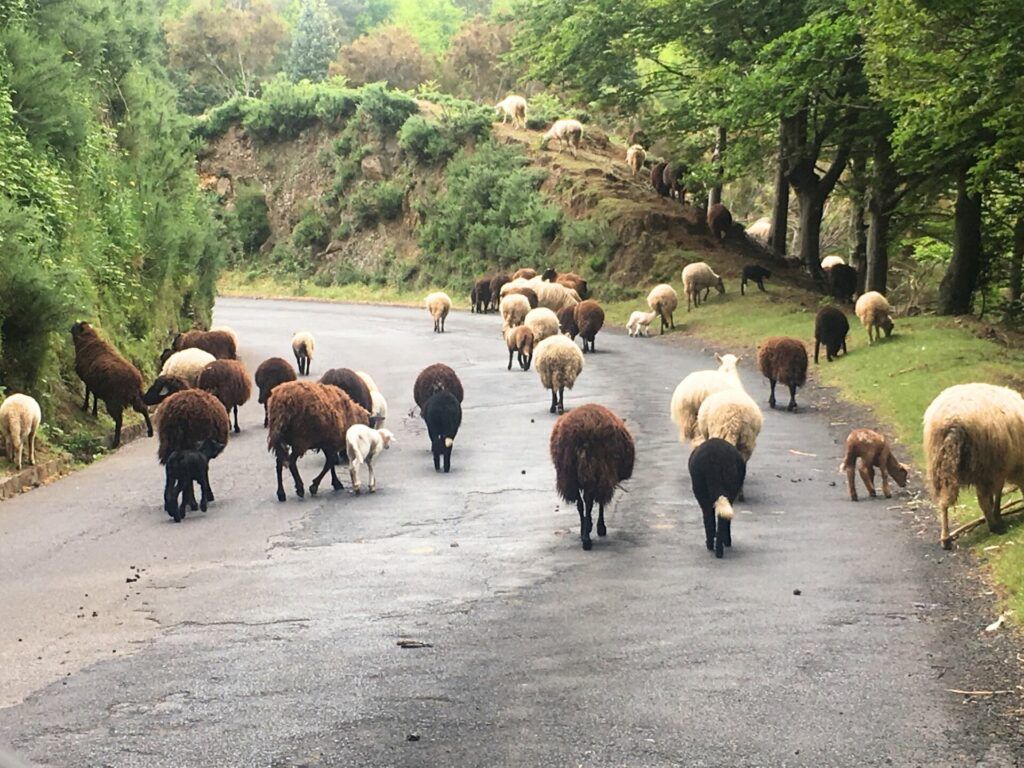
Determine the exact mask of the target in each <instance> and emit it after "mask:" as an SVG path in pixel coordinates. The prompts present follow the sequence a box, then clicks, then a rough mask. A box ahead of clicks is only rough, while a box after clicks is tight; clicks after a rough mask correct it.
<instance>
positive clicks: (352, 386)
mask: <svg viewBox="0 0 1024 768" xmlns="http://www.w3.org/2000/svg"><path fill="white" fill-rule="evenodd" d="M320 383H321V384H330V385H332V386H335V387H337V388H338V389H340V390H341V391H342V392H344V393H345V394H346V395H348V396H349V397H351V398H352V402H354V403H355V404H356V405H358V406H359V407H361V408H362V409H363V410H365V411H366V412H367V413H372V412H373V398H372V397H371V396H370V388H369V387H368V386H367V385H366V382H365V381H363V379H362V377H360V375H359V374H358V373H356V372H355V371H353V370H351V369H349V368H331V369H330V370H328V371H325V372H324V375H323V376H321V377H320Z"/></svg>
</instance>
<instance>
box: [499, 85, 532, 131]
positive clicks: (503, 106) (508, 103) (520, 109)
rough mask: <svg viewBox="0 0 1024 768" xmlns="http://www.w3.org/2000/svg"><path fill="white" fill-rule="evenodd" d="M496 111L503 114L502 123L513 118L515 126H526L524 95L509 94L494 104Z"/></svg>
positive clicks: (513, 125)
mask: <svg viewBox="0 0 1024 768" xmlns="http://www.w3.org/2000/svg"><path fill="white" fill-rule="evenodd" d="M494 111H495V113H496V114H500V115H501V122H502V124H504V123H505V122H506V121H507V120H508V119H509V118H512V127H513V128H525V127H526V99H524V98H523V97H522V96H517V95H516V94H514V93H513V94H509V95H508V96H506V97H505V98H504V99H502V100H501V101H499V102H498V103H497V104H495V105H494Z"/></svg>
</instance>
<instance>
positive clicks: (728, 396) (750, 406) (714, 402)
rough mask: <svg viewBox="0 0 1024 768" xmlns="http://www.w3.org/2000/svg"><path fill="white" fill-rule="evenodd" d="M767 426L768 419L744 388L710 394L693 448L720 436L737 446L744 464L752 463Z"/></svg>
mask: <svg viewBox="0 0 1024 768" xmlns="http://www.w3.org/2000/svg"><path fill="white" fill-rule="evenodd" d="M763 426H764V416H762V415H761V409H760V408H758V407H757V403H755V402H754V401H753V399H752V398H751V397H750V395H748V394H747V393H746V392H744V391H743V390H742V389H733V388H730V389H725V390H722V391H721V392H715V393H714V394H712V395H708V397H707V398H706V399H705V400H704V402H703V403H701V405H700V409H699V410H698V411H697V434H696V435H694V437H693V445H694V447H696V446H698V445H700V444H701V443H703V442H704V441H705V440H709V439H710V438H712V437H719V438H721V439H722V440H725V441H726V442H727V443H732V444H733V445H734V446H736V450H737V451H739V452H740V455H742V456H743V460H744V461H750V457H751V455H753V453H754V446H755V445H756V444H757V436H758V435H759V434H761V427H763Z"/></svg>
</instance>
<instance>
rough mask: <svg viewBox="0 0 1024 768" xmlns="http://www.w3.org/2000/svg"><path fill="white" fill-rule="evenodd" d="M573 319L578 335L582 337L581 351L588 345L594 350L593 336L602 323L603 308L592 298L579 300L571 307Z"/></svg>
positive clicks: (585, 349)
mask: <svg viewBox="0 0 1024 768" xmlns="http://www.w3.org/2000/svg"><path fill="white" fill-rule="evenodd" d="M573 314H574V319H575V321H576V327H577V329H578V331H579V335H580V336H581V337H582V338H583V351H584V352H586V351H587V348H588V346H589V348H590V350H589V351H591V352H593V351H594V338H595V337H596V336H597V332H598V331H600V330H601V326H603V325H604V310H603V309H601V305H600V304H598V303H597V302H596V301H594V300H593V299H587V300H586V301H581V302H580V303H579V304H577V305H576V306H575V307H574V308H573Z"/></svg>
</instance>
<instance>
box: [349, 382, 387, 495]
mask: <svg viewBox="0 0 1024 768" xmlns="http://www.w3.org/2000/svg"><path fill="white" fill-rule="evenodd" d="M378 394H379V393H378ZM394 441H395V436H394V435H393V434H391V431H390V430H387V429H375V428H371V427H367V426H365V425H363V424H353V425H352V426H351V427H349V428H348V432H346V433H345V451H346V453H347V455H348V472H349V477H350V478H351V479H352V492H353V493H355V494H358V493H359V492H360V491H361V490H362V486H361V484H360V483H359V468H360V467H361V466H362V465H363V464H365V465H366V471H367V472H368V473H369V482H368V483H367V486H366V487H367V490H368V491H369V492H370V493H374V492H376V490H377V478H376V476H375V475H374V474H373V462H374V460H375V459H376V458H377V457H378V456H380V454H381V452H383V451H386V450H387V449H388V448H390V447H391V443H393V442H394Z"/></svg>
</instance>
